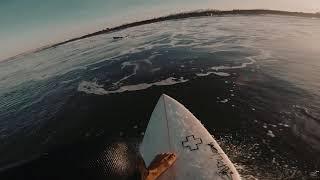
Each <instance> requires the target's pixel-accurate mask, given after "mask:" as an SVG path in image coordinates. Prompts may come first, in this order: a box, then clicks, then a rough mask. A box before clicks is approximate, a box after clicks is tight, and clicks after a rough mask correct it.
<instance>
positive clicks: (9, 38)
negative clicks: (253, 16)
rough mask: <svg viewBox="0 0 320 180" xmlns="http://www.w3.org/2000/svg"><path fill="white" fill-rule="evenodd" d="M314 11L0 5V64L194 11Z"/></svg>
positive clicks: (223, 4) (225, 2) (308, 2)
mask: <svg viewBox="0 0 320 180" xmlns="http://www.w3.org/2000/svg"><path fill="white" fill-rule="evenodd" d="M208 8H210V9H211V8H212V9H244V8H245V9H251V8H265V9H278V10H289V11H304V12H315V11H320V0H303V1H302V0H0V60H2V59H5V58H8V57H10V56H14V55H17V54H19V53H22V52H25V51H28V50H32V49H35V48H39V47H41V46H44V45H48V44H52V43H56V42H60V41H63V40H66V39H70V38H72V37H77V36H80V35H84V34H87V33H90V32H94V31H96V30H100V29H104V28H106V27H111V26H114V25H119V24H122V23H125V22H131V21H134V20H139V19H142V18H143V19H146V18H150V17H153V16H160V15H167V14H170V13H174V12H178V11H186V10H195V9H208Z"/></svg>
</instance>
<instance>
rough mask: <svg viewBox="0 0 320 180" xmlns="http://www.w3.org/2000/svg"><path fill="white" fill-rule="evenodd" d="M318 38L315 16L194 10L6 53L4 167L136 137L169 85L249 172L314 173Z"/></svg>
mask: <svg viewBox="0 0 320 180" xmlns="http://www.w3.org/2000/svg"><path fill="white" fill-rule="evenodd" d="M119 35H128V37H126V38H124V39H120V40H114V39H113V38H112V37H113V36H119ZM319 42H320V21H319V19H310V18H293V17H285V16H283V17H280V16H250V17H247V16H226V17H212V18H191V19H185V20H177V21H167V22H162V23H156V24H150V25H144V26H140V27H135V28H131V29H127V30H124V31H121V32H117V33H114V34H106V35H100V36H96V37H92V38H88V39H83V40H79V41H76V42H72V43H68V44H65V45H62V46H58V47H56V48H52V49H47V50H44V51H40V52H37V53H33V54H29V55H25V56H21V57H17V58H15V59H12V60H10V61H4V62H1V63H0V141H1V144H0V164H1V166H2V167H4V168H5V167H8V165H9V166H10V165H12V164H16V163H18V164H19V162H21V161H24V160H29V159H34V158H36V157H38V156H39V155H41V154H46V153H47V152H50V153H49V154H51V152H52V151H55V149H59V148H60V147H64V146H68V145H70V144H73V143H76V142H83V141H85V142H87V141H89V142H90V141H91V140H95V139H100V138H102V139H113V138H120V137H121V138H122V139H124V140H126V141H128V142H130V143H133V144H139V142H140V141H141V139H142V137H143V132H144V130H145V128H146V126H147V123H148V118H149V117H150V115H151V112H152V110H153V108H154V105H155V103H156V102H157V99H158V98H159V96H160V95H161V94H162V93H166V94H168V95H170V96H172V97H173V98H175V99H177V100H178V101H180V102H181V103H182V104H184V105H185V106H186V107H187V108H188V109H189V110H190V111H191V112H193V113H194V114H195V116H197V117H198V118H199V119H200V120H201V121H202V123H203V124H204V125H205V126H206V128H207V129H208V130H209V131H210V132H211V133H212V134H213V135H214V136H215V137H216V138H217V139H218V140H219V142H220V144H221V146H222V147H223V149H224V150H225V152H226V153H227V155H228V156H230V158H231V160H232V161H233V162H234V163H235V164H236V166H237V168H238V170H239V172H240V173H241V174H242V176H243V177H244V178H245V179H254V178H258V179H285V178H289V179H290V178H291V179H317V178H319V177H320V174H319V169H320V159H319V158H318V157H319V155H320V110H319V107H320V96H319V95H320V90H319V89H320V60H319V57H320V44H319ZM92 148H94V146H92ZM46 155H47V154H46Z"/></svg>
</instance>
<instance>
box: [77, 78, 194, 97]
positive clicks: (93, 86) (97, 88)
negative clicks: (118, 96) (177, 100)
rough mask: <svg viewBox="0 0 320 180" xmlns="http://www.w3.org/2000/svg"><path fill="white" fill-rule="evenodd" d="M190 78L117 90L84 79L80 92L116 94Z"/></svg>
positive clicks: (181, 81)
mask: <svg viewBox="0 0 320 180" xmlns="http://www.w3.org/2000/svg"><path fill="white" fill-rule="evenodd" d="M187 81H189V80H187V79H184V78H183V77H181V78H180V79H176V78H173V77H169V78H167V79H164V80H161V81H158V82H154V83H141V84H136V85H127V86H122V87H120V88H119V89H117V90H110V91H109V90H106V89H104V88H103V86H102V85H99V84H98V83H97V82H88V81H82V82H81V83H80V84H79V86H78V91H79V92H85V93H87V94H96V95H107V94H114V93H121V92H125V91H138V90H143V89H147V88H150V87H151V86H167V85H174V84H178V83H184V82H187Z"/></svg>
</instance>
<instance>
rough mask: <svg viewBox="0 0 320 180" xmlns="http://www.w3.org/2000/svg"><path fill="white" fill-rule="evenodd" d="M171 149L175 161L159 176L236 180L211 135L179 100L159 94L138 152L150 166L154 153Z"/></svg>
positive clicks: (172, 179) (166, 179) (169, 179)
mask: <svg viewBox="0 0 320 180" xmlns="http://www.w3.org/2000/svg"><path fill="white" fill-rule="evenodd" d="M165 152H174V153H176V155H177V161H176V162H175V163H174V165H173V166H172V167H170V168H169V169H168V170H167V171H166V172H164V173H163V174H162V175H161V176H160V178H159V179H160V180H208V179H214V180H239V179H240V176H239V173H238V172H237V170H236V168H235V167H234V165H233V163H232V162H231V161H230V160H229V158H228V157H227V155H226V154H225V153H224V152H223V150H222V149H221V147H220V146H219V145H218V143H217V141H216V140H215V139H214V138H213V136H212V135H211V134H210V133H209V132H208V131H207V130H206V128H205V127H204V126H203V125H202V124H201V122H200V121H199V120H198V119H197V118H196V117H195V116H194V115H193V114H192V113H191V112H190V111H189V110H188V109H186V108H185V107H184V106H183V105H182V104H180V103H179V102H178V101H176V100H174V99H173V98H171V97H169V96H167V95H162V96H161V97H160V99H159V101H158V103H157V105H156V107H155V108H154V110H153V112H152V115H151V118H150V121H149V124H148V126H147V129H146V132H145V135H144V137H143V141H142V144H141V145H140V153H141V155H142V157H143V159H144V161H145V163H146V166H149V165H150V163H151V161H152V160H153V159H154V157H155V156H156V155H157V154H160V153H165Z"/></svg>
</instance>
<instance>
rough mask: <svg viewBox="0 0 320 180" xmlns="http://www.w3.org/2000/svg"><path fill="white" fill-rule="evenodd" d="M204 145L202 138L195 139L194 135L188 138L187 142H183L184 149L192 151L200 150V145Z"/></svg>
mask: <svg viewBox="0 0 320 180" xmlns="http://www.w3.org/2000/svg"><path fill="white" fill-rule="evenodd" d="M200 144H202V139H201V138H195V137H194V135H190V136H187V137H186V140H184V141H182V146H183V147H184V148H189V150H190V151H195V150H199V145H200Z"/></svg>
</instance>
